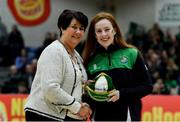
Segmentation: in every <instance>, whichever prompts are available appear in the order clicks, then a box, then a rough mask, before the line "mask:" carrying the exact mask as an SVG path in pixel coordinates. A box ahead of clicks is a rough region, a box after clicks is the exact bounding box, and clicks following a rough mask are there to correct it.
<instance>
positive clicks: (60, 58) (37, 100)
mask: <svg viewBox="0 0 180 122" xmlns="http://www.w3.org/2000/svg"><path fill="white" fill-rule="evenodd" d="M57 25H58V28H59V30H60V39H59V40H55V41H53V42H52V43H51V44H50V45H49V46H47V47H46V48H45V49H44V51H43V52H42V54H41V56H40V58H39V60H38V63H37V71H36V75H35V78H34V80H33V83H32V88H31V92H30V95H29V97H28V99H27V103H26V104H25V113H26V120H27V121H33V120H36V121H44V120H48V121H53V120H62V121H63V120H69V121H71V120H83V119H86V118H87V117H88V116H89V115H90V114H91V113H92V112H91V109H90V108H89V106H88V104H86V103H82V102H81V95H82V82H83V80H86V78H87V75H86V72H85V69H84V67H83V65H82V59H81V57H80V56H79V54H78V53H77V52H76V50H75V47H76V46H77V45H78V44H79V43H80V41H81V40H82V37H83V35H84V33H85V29H86V27H87V25H88V18H87V16H85V15H84V14H83V13H82V12H79V11H74V10H64V11H63V12H62V13H61V15H60V16H59V19H58V24H57Z"/></svg>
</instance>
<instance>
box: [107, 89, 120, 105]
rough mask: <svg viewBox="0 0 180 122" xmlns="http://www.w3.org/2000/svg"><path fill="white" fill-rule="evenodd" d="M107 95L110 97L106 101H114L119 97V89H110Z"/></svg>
mask: <svg viewBox="0 0 180 122" xmlns="http://www.w3.org/2000/svg"><path fill="white" fill-rule="evenodd" d="M108 97H110V99H109V100H108V102H116V101H117V100H119V98H120V94H119V90H112V91H110V94H109V95H108Z"/></svg>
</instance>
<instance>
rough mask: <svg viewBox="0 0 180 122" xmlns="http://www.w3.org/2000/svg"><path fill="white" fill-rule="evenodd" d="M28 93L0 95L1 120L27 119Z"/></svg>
mask: <svg viewBox="0 0 180 122" xmlns="http://www.w3.org/2000/svg"><path fill="white" fill-rule="evenodd" d="M26 97H27V95H5V94H1V95H0V122H2V121H25V119H24V117H25V114H24V109H23V107H24V104H25V100H26Z"/></svg>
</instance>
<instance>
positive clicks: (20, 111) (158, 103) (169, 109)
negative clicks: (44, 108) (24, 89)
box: [0, 94, 180, 122]
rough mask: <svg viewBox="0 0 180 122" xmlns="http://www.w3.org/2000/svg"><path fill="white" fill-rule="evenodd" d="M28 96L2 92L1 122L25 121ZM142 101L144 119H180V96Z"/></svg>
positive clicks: (157, 97) (151, 98)
mask: <svg viewBox="0 0 180 122" xmlns="http://www.w3.org/2000/svg"><path fill="white" fill-rule="evenodd" d="M26 98H27V95H21V94H8V95H7V94H6V95H5V94H0V122H2V121H18V122H21V121H25V113H24V105H25V102H26ZM142 102H143V106H142V119H141V120H142V121H149V122H152V121H159V122H164V121H169V122H172V121H176V122H177V121H180V104H179V103H180V96H168V95H167V96H163V95H157V96H156V95H149V96H146V97H144V98H143V99H142Z"/></svg>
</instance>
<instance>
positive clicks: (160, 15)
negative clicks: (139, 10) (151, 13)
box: [155, 0, 180, 26]
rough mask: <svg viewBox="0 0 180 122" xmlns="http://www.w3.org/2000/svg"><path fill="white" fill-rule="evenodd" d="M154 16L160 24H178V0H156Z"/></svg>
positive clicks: (179, 21) (179, 13) (179, 1)
mask: <svg viewBox="0 0 180 122" xmlns="http://www.w3.org/2000/svg"><path fill="white" fill-rule="evenodd" d="M155 18H156V22H158V23H159V24H160V25H161V26H178V25H180V0H156V8H155Z"/></svg>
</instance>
